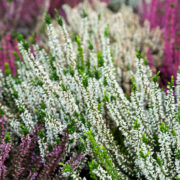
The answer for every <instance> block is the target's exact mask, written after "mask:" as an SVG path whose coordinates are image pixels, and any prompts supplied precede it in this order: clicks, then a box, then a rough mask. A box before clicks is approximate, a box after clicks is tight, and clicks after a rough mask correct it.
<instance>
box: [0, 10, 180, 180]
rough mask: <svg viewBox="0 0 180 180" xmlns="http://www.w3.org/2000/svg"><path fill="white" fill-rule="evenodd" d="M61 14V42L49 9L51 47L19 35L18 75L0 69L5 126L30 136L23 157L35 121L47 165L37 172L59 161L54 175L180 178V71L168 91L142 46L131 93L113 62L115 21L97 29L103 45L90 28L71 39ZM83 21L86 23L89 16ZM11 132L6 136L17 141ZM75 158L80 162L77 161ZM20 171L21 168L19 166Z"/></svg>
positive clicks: (132, 78)
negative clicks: (161, 85) (120, 80)
mask: <svg viewBox="0 0 180 180" xmlns="http://www.w3.org/2000/svg"><path fill="white" fill-rule="evenodd" d="M56 16H57V22H58V24H59V26H58V28H59V33H61V34H62V36H63V38H64V39H63V41H61V42H59V40H58V35H59V34H58V33H57V32H56V31H57V28H56V29H55V28H54V26H53V25H52V20H51V18H50V16H49V15H48V14H47V15H46V18H45V22H46V24H47V32H48V38H49V40H48V43H49V50H48V51H47V50H45V49H43V48H42V47H40V46H39V45H37V44H34V45H33V49H34V51H33V53H32V51H31V49H30V48H29V44H28V43H27V42H26V41H25V40H24V39H23V37H22V35H19V36H18V48H19V50H20V53H21V54H22V56H23V61H18V62H17V65H18V69H17V77H16V78H15V77H13V76H12V75H11V73H10V71H9V69H8V66H7V67H6V69H5V72H6V73H5V77H3V76H2V74H1V75H0V77H1V79H0V82H1V84H0V89H1V96H0V102H1V109H3V110H4V113H5V114H7V116H9V114H13V117H12V119H10V120H8V123H9V126H8V127H6V129H7V128H10V129H11V131H12V132H13V133H14V134H15V135H16V136H17V137H21V134H22V133H23V134H24V135H25V134H26V137H27V140H26V142H24V141H23V140H22V143H21V144H22V145H23V146H22V147H23V148H22V154H23V157H25V156H24V155H25V154H26V153H28V152H29V151H28V148H26V147H30V145H29V144H30V141H29V140H28V138H29V137H31V136H28V134H29V133H30V134H31V133H33V132H34V130H35V129H36V127H37V125H39V126H41V127H42V129H41V130H40V131H39V133H38V142H37V147H38V149H39V156H40V158H41V159H42V161H43V163H46V162H47V163H48V164H47V166H48V167H47V166H46V165H44V171H41V172H42V173H39V176H37V179H38V177H40V178H41V177H42V178H43V179H44V178H49V176H48V175H50V174H49V172H50V171H51V172H52V173H56V170H55V166H54V163H55V164H56V163H57V162H58V163H59V165H60V166H61V167H60V170H62V166H63V167H64V169H63V173H62V171H60V174H57V175H56V174H55V178H57V179H58V177H61V176H62V177H65V178H66V177H68V176H71V177H72V178H73V179H82V178H83V179H86V176H84V175H82V174H81V171H82V169H83V168H85V169H86V170H88V171H89V174H90V177H91V179H118V180H119V179H179V178H180V174H179V172H180V158H179V152H180V149H179V148H180V136H179V135H180V124H179V109H180V108H179V105H180V98H179V94H180V92H179V89H180V87H179V86H180V83H179V82H180V71H179V72H178V75H177V82H178V83H177V85H176V87H174V78H173V77H172V78H171V81H170V82H169V83H168V87H167V89H168V90H167V93H165V92H164V91H162V90H161V89H160V88H159V85H158V83H157V81H158V79H159V72H158V73H157V74H156V75H155V76H153V75H152V71H151V70H150V67H149V66H148V60H147V59H146V58H145V59H143V58H142V52H141V51H140V50H139V51H138V52H137V54H136V57H135V59H136V65H135V66H136V71H135V74H133V73H132V75H131V88H132V92H131V95H130V96H127V95H126V94H125V93H124V92H123V90H122V88H121V87H120V86H119V84H118V80H117V75H116V73H117V71H116V68H115V67H114V64H113V59H112V54H111V46H110V33H109V32H110V31H111V30H110V27H104V28H101V29H99V31H100V33H99V35H100V38H99V41H98V39H97V41H98V44H99V48H98V49H97V48H96V43H95V42H96V41H91V39H90V36H89V35H88V33H84V34H85V35H84V36H85V37H84V38H83V39H81V38H79V36H77V35H76V36H75V37H72V39H71V38H70V36H69V33H68V32H67V27H66V24H65V22H64V20H63V19H62V18H61V17H60V16H59V14H58V13H57V11H56ZM81 21H83V22H84V23H87V22H88V20H87V19H86V18H82V19H81ZM84 30H85V29H84ZM85 32H86V31H85ZM73 41H74V42H73ZM174 89H175V92H176V96H174ZM2 112H3V111H2ZM64 130H66V131H67V134H68V148H67V149H66V153H65V154H66V155H63V153H59V151H60V149H62V148H59V147H57V146H56V144H57V143H58V142H59V139H58V138H59V137H62V136H64ZM9 136H10V134H8V136H7V138H6V139H10V141H11V138H8V137H9ZM10 137H11V136H10ZM62 141H63V140H62ZM62 141H61V142H62ZM47 144H49V145H50V147H49V148H50V149H51V146H53V147H54V152H53V153H51V152H49V151H50V150H49V148H48V146H46V145H47ZM20 149H21V148H20ZM74 151H76V152H75V154H73V152H74ZM20 152H21V151H20ZM77 153H79V155H77ZM68 154H73V155H72V158H69V159H68V160H67V161H65V160H64V159H63V158H66V157H69V156H68ZM55 155H57V157H56V159H54V156H55ZM85 156H86V157H87V159H85V160H84V161H83V157H85ZM46 157H47V158H46ZM48 157H49V158H50V159H49V160H48ZM74 157H76V158H75V159H77V162H78V161H79V160H80V163H79V164H77V163H76V160H75V161H74V163H73V162H72V159H74ZM81 159H82V160H81ZM62 161H64V162H62ZM21 162H22V161H19V162H16V163H15V165H17V166H19V163H21ZM50 162H51V163H52V164H51V163H50ZM74 166H76V168H74ZM87 166H88V167H87ZM23 170H25V169H23ZM15 171H16V172H17V173H16V174H19V173H20V172H21V170H18V168H17V170H15ZM46 172H47V173H46Z"/></svg>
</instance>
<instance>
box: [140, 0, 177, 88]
mask: <svg viewBox="0 0 180 180" xmlns="http://www.w3.org/2000/svg"><path fill="white" fill-rule="evenodd" d="M142 7H143V8H142V11H143V12H142V15H143V16H142V19H143V20H145V19H147V20H149V22H150V27H151V29H153V28H155V27H157V26H159V27H160V28H161V29H162V31H163V32H164V42H165V48H164V63H163V66H161V67H159V68H158V70H160V71H161V81H162V82H161V83H162V84H164V85H166V84H167V82H168V81H169V80H170V78H171V76H172V75H173V76H174V79H175V80H176V73H177V70H178V66H180V23H178V22H180V13H179V12H180V1H177V0H166V1H162V0H151V1H150V5H149V4H147V3H146V2H145V0H143V1H142Z"/></svg>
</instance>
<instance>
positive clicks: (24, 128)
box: [20, 123, 29, 136]
mask: <svg viewBox="0 0 180 180" xmlns="http://www.w3.org/2000/svg"><path fill="white" fill-rule="evenodd" d="M20 133H21V134H23V135H25V136H26V135H27V134H29V130H28V128H27V127H26V126H25V125H24V124H22V123H21V129H20Z"/></svg>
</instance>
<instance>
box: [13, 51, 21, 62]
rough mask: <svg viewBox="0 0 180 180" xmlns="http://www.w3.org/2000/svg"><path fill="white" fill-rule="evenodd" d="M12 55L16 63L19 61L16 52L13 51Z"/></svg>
mask: <svg viewBox="0 0 180 180" xmlns="http://www.w3.org/2000/svg"><path fill="white" fill-rule="evenodd" d="M12 54H13V56H14V57H15V59H16V61H19V60H20V57H19V55H18V53H17V52H16V51H13V52H12Z"/></svg>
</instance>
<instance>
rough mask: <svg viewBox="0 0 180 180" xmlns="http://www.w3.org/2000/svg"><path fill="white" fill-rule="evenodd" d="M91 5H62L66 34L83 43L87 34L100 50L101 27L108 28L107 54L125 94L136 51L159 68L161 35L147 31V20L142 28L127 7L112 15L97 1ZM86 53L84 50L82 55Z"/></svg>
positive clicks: (86, 3) (133, 69)
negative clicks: (109, 47)
mask: <svg viewBox="0 0 180 180" xmlns="http://www.w3.org/2000/svg"><path fill="white" fill-rule="evenodd" d="M122 2H123V1H122ZM92 4H93V5H92ZM92 4H90V3H89V1H88V0H85V1H83V2H82V3H80V4H78V5H77V6H76V7H74V8H71V7H69V6H68V5H64V7H63V8H64V10H65V12H66V14H67V20H68V23H69V26H68V28H69V29H70V32H74V33H76V34H78V35H79V37H80V38H81V39H82V42H83V44H84V42H85V41H86V40H87V39H88V37H87V35H88V34H89V40H90V41H91V42H92V43H93V44H94V45H95V48H96V49H97V50H101V44H100V41H99V38H100V37H101V35H102V31H104V28H105V27H107V26H109V27H110V28H109V33H110V44H111V54H112V55H113V60H114V63H115V64H116V65H117V66H118V67H120V69H119V68H118V69H117V70H118V72H119V73H118V82H119V83H120V84H121V86H122V88H123V89H125V91H126V93H128V94H129V93H130V76H131V71H133V72H135V71H136V67H135V54H136V51H137V50H138V49H140V50H141V51H142V52H143V54H144V55H147V54H148V53H150V54H151V55H152V59H153V63H154V65H155V67H159V66H161V65H162V63H163V62H162V59H163V53H164V50H163V49H164V44H163V43H164V42H163V33H162V32H161V30H160V29H159V28H156V29H153V30H152V31H150V27H149V22H148V21H146V22H145V23H144V26H143V27H142V25H141V24H140V19H139V17H138V16H137V15H136V14H135V13H133V10H132V9H131V7H128V6H123V7H122V8H120V10H119V11H118V12H117V13H112V12H111V11H110V10H109V9H108V8H107V5H106V4H105V3H102V2H100V1H99V0H93V1H92ZM82 17H84V18H83V19H82ZM86 50H87V49H86V48H84V53H85V54H86Z"/></svg>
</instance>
